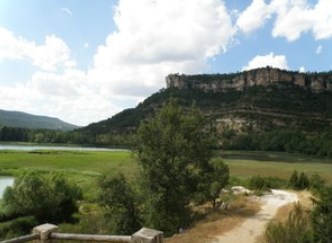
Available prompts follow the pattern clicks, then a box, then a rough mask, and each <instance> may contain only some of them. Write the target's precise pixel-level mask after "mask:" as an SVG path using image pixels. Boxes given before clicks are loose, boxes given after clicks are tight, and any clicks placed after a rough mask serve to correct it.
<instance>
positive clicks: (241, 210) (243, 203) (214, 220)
mask: <svg viewBox="0 0 332 243" xmlns="http://www.w3.org/2000/svg"><path fill="white" fill-rule="evenodd" d="M259 210H260V205H259V203H257V202H253V201H251V200H250V199H249V198H248V197H239V198H237V199H236V200H235V201H233V202H232V203H231V204H230V206H229V208H228V209H227V211H221V210H212V209H210V210H209V211H210V212H208V213H207V215H206V217H205V218H204V219H203V220H201V221H199V222H197V223H196V224H195V225H194V226H193V227H192V228H190V229H189V230H188V231H186V232H185V233H182V234H177V235H174V236H173V237H171V238H168V239H166V242H167V243H177V242H181V243H201V242H207V241H211V240H213V239H214V238H215V237H216V236H218V235H221V234H223V233H225V232H228V231H230V230H232V229H233V228H235V227H236V226H237V225H239V224H240V223H242V222H243V221H244V220H245V219H246V218H248V217H249V216H252V215H254V214H256V213H257V212H258V211H259Z"/></svg>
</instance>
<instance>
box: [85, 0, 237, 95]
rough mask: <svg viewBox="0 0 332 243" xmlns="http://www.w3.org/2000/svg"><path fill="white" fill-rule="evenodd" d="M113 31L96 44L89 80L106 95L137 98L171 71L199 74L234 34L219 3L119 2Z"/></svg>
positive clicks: (161, 83)
mask: <svg viewBox="0 0 332 243" xmlns="http://www.w3.org/2000/svg"><path fill="white" fill-rule="evenodd" d="M114 19H115V23H116V26H117V29H118V31H116V32H114V33H112V34H110V35H109V36H108V37H107V39H106V43H105V44H104V45H102V46H99V48H98V51H97V53H96V55H95V57H94V65H93V68H92V69H91V70H90V71H89V79H90V80H95V81H97V82H99V83H100V85H103V86H105V87H107V92H110V93H119V92H121V93H122V94H126V95H128V96H137V97H142V96H144V95H147V94H149V93H151V92H152V91H155V90H157V89H160V88H161V87H163V86H164V85H165V80H164V78H165V76H166V75H167V74H169V73H172V72H186V73H192V72H199V71H202V70H204V68H205V67H206V66H205V65H206V63H207V60H208V59H209V58H212V57H214V56H215V55H217V54H220V53H222V52H224V51H226V49H227V45H228V44H229V43H230V42H231V40H232V37H233V34H234V30H233V27H232V22H231V17H230V16H229V14H228V13H227V10H226V8H225V6H224V3H223V2H221V1H219V0H209V1H200V0H182V1H178V0H158V1H151V0H141V1H130V0H120V1H119V3H118V5H117V7H116V9H115V18H114Z"/></svg>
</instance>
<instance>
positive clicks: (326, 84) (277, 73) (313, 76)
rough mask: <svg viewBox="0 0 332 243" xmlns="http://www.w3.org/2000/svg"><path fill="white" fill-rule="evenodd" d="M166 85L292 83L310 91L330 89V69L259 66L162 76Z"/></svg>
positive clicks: (221, 87)
mask: <svg viewBox="0 0 332 243" xmlns="http://www.w3.org/2000/svg"><path fill="white" fill-rule="evenodd" d="M166 83H167V88H178V89H200V90H204V91H205V92H214V93H216V92H225V91H229V90H238V91H242V90H244V89H246V88H248V87H251V86H255V85H260V86H270V85H280V86H282V85H287V84H290V85H295V86H298V87H302V88H303V89H308V90H311V91H313V92H324V91H332V72H324V73H299V72H293V71H286V70H280V69H277V68H271V67H266V68H259V69H254V70H250V71H244V72H241V73H232V74H202V75H184V74H170V75H168V76H167V77H166Z"/></svg>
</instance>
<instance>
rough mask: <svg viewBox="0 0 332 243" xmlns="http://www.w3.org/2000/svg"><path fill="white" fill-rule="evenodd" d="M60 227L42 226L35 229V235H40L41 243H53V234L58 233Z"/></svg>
mask: <svg viewBox="0 0 332 243" xmlns="http://www.w3.org/2000/svg"><path fill="white" fill-rule="evenodd" d="M57 231H58V226H56V225H54V224H42V225H38V226H36V227H35V228H33V231H32V232H33V234H37V235H39V240H40V242H43V243H44V242H51V239H50V236H51V233H53V232H57Z"/></svg>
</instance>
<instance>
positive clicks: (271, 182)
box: [249, 176, 286, 190]
mask: <svg viewBox="0 0 332 243" xmlns="http://www.w3.org/2000/svg"><path fill="white" fill-rule="evenodd" d="M285 185H286V182H285V181H284V180H282V179H280V178H278V177H271V176H268V177H261V176H252V177H251V179H250V182H249V188H250V189H256V190H267V189H272V188H274V189H277V188H281V187H284V186H285Z"/></svg>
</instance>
